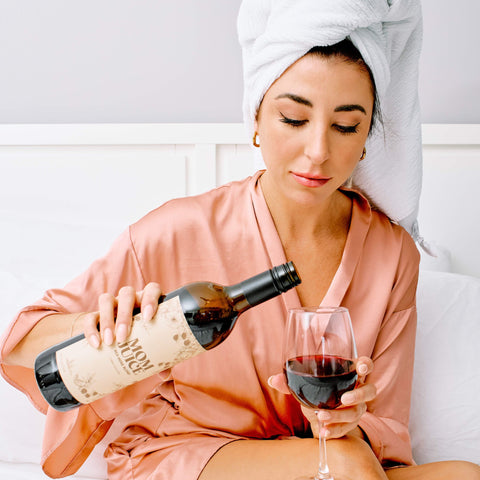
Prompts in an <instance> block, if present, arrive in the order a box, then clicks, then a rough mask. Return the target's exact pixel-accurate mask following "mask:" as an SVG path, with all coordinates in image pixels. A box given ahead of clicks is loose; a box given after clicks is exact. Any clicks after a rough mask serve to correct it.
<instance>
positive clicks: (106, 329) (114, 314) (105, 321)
mask: <svg viewBox="0 0 480 480" xmlns="http://www.w3.org/2000/svg"><path fill="white" fill-rule="evenodd" d="M161 295H162V290H161V288H160V285H159V284H158V283H155V282H151V283H149V284H147V285H146V287H145V288H144V289H143V290H142V291H140V292H136V291H135V289H134V288H133V287H122V288H121V289H120V290H119V292H118V296H116V297H115V296H113V295H111V294H109V293H103V294H102V295H100V297H99V299H98V312H92V313H87V314H85V315H84V317H83V331H84V334H85V338H86V339H87V341H88V343H89V344H90V345H91V346H92V347H94V348H98V347H100V345H101V343H102V341H103V342H104V343H105V345H111V344H112V343H113V342H114V341H115V340H116V341H117V342H118V343H121V342H124V341H125V340H126V339H127V337H128V335H129V334H130V329H131V326H132V316H133V310H134V309H135V308H140V311H141V312H142V317H143V319H144V320H145V321H150V320H151V319H152V318H153V316H154V315H155V313H156V311H157V307H158V301H159V299H160V297H161ZM98 326H100V328H98Z"/></svg>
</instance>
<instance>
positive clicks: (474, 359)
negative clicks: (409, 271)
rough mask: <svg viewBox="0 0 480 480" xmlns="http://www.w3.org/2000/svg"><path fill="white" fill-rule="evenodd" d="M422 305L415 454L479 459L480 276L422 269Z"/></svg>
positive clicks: (430, 458) (415, 396)
mask: <svg viewBox="0 0 480 480" xmlns="http://www.w3.org/2000/svg"><path fill="white" fill-rule="evenodd" d="M417 307H418V331H417V343H416V349H415V351H416V353H415V354H416V358H415V372H414V378H413V395H412V410H411V418H410V432H411V435H412V446H413V452H414V459H415V461H416V462H417V463H427V462H433V461H440V460H453V459H457V460H468V461H471V462H475V463H479V464H480V413H479V405H480V403H479V398H480V368H479V367H480V348H479V344H480V279H479V278H474V277H469V276H466V275H459V274H454V273H445V272H435V271H421V272H420V278H419V285H418V292H417Z"/></svg>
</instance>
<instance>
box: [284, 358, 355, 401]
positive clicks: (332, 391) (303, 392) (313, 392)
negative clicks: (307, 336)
mask: <svg viewBox="0 0 480 480" xmlns="http://www.w3.org/2000/svg"><path fill="white" fill-rule="evenodd" d="M284 370H285V375H286V377H287V382H288V387H289V388H290V391H291V392H292V393H293V395H294V396H295V397H296V398H297V400H298V401H299V402H301V403H303V404H304V405H305V406H307V407H310V408H315V409H318V408H326V409H333V408H337V407H338V406H340V405H341V403H342V402H341V397H342V395H343V394H344V393H345V392H348V391H349V390H352V389H353V388H355V385H356V382H357V372H356V370H355V363H354V361H353V360H350V359H347V358H342V357H338V356H336V355H305V356H298V357H295V358H291V359H289V360H287V361H286V363H285V369H284Z"/></svg>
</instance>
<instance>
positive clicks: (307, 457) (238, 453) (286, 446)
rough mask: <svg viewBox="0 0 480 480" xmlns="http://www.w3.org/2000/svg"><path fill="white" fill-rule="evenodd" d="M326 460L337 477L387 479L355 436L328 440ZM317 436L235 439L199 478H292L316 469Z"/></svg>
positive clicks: (378, 464) (354, 479)
mask: <svg viewBox="0 0 480 480" xmlns="http://www.w3.org/2000/svg"><path fill="white" fill-rule="evenodd" d="M327 448H328V452H327V454H328V455H327V456H328V464H329V466H330V471H331V473H332V474H333V475H334V476H335V478H338V480H359V479H362V480H388V477H387V476H386V474H385V472H384V471H383V469H382V467H381V466H380V463H379V462H378V460H377V459H376V457H375V455H374V454H373V452H372V450H371V448H370V447H369V446H368V445H367V443H365V442H364V441H363V440H361V439H359V438H358V437H353V436H352V437H350V436H347V437H344V438H341V439H338V440H329V441H328V442H327ZM318 459H319V444H318V439H300V438H292V439H286V440H238V441H235V442H232V443H229V444H228V445H225V446H224V447H222V448H221V449H220V450H218V451H217V453H216V454H215V455H214V456H213V457H212V458H211V459H210V461H209V462H208V464H207V465H206V467H205V468H204V470H203V472H202V474H201V475H200V477H199V480H225V478H228V479H229V480H246V479H247V480H266V479H269V480H270V479H275V480H292V479H294V478H297V477H299V476H302V475H313V474H315V473H316V472H317V469H318Z"/></svg>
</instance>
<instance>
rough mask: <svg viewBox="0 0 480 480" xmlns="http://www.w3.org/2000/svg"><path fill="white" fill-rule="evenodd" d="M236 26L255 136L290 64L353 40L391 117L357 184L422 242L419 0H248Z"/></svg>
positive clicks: (247, 113) (247, 114)
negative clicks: (266, 102)
mask: <svg viewBox="0 0 480 480" xmlns="http://www.w3.org/2000/svg"><path fill="white" fill-rule="evenodd" d="M237 26H238V35H239V40H240V44H241V46H242V52H243V66H244V101H243V110H244V120H245V123H246V126H247V128H248V130H249V133H250V134H251V135H252V136H253V133H254V120H255V116H256V113H257V110H258V107H259V105H260V103H261V101H262V99H263V96H264V95H265V93H266V91H267V90H268V88H269V87H270V86H271V85H272V83H273V82H274V81H275V80H276V79H277V78H278V77H279V76H280V75H282V73H283V72H284V71H285V70H286V69H287V68H288V67H289V66H290V65H292V64H293V63H294V62H295V61H297V60H298V59H299V58H301V57H302V56H303V55H305V53H307V52H308V51H309V50H310V49H311V48H313V47H315V46H327V45H333V44H335V43H338V42H340V41H342V40H344V39H345V38H349V39H350V40H351V41H352V43H353V44H354V45H355V46H356V47H357V49H358V50H359V51H360V53H361V55H362V57H363V59H364V60H365V62H366V63H367V65H368V66H369V67H370V69H371V71H372V74H373V77H374V79H375V84H376V88H377V94H378V98H379V104H380V111H381V115H382V118H383V122H384V126H383V128H382V127H380V128H376V129H375V130H374V131H372V133H371V135H370V137H369V139H368V141H367V145H366V149H367V156H366V158H365V160H363V161H362V162H360V163H359V165H358V167H357V169H356V171H355V173H354V176H353V182H354V185H355V186H356V187H358V188H359V189H360V190H361V191H362V192H364V193H365V195H366V196H367V197H368V198H369V199H370V200H371V201H372V202H373V203H374V204H375V205H376V206H377V207H378V208H380V209H381V210H382V211H383V212H384V213H386V214H387V215H388V216H389V217H390V218H391V219H392V220H394V221H396V222H398V223H400V224H401V225H402V226H403V227H405V228H406V230H408V231H409V232H410V233H411V234H412V235H413V236H414V238H416V240H420V241H421V239H419V238H418V226H417V223H416V221H417V214H418V203H419V198H420V191H421V185H422V143H421V121H420V108H419V101H418V87H417V84H418V62H419V56H420V49H421V42H422V12H421V6H420V0H243V2H242V4H241V7H240V11H239V15H238V23H237ZM260 141H261V139H260Z"/></svg>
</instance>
